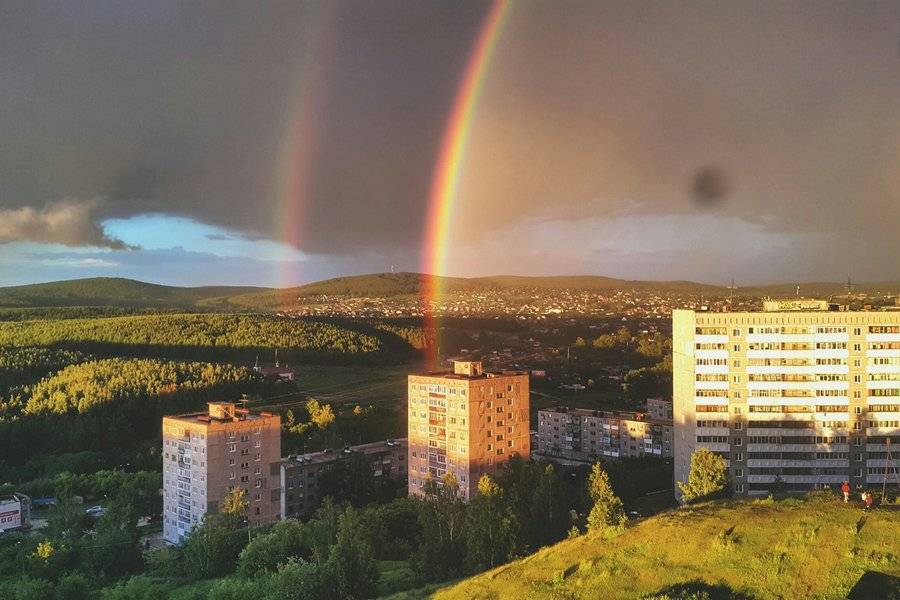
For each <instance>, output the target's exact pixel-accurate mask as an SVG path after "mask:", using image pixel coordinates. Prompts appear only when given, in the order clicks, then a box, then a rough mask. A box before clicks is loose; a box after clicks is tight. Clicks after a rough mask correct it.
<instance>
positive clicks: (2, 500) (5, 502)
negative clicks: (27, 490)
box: [0, 494, 31, 533]
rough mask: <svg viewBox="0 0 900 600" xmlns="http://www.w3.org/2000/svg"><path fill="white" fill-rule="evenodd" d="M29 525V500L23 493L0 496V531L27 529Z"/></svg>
mask: <svg viewBox="0 0 900 600" xmlns="http://www.w3.org/2000/svg"><path fill="white" fill-rule="evenodd" d="M30 525H31V500H30V499H29V498H28V496H26V495H25V494H8V495H5V496H0V533H3V532H4V531H10V530H14V529H28V527H29V526H30Z"/></svg>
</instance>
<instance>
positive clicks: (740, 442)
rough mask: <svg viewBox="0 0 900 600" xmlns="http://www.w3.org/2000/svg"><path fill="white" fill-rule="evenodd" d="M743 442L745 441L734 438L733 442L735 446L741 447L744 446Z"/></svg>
mask: <svg viewBox="0 0 900 600" xmlns="http://www.w3.org/2000/svg"><path fill="white" fill-rule="evenodd" d="M743 442H744V440H742V439H741V438H734V439H733V440H732V443H733V444H734V445H735V446H740V445H742V444H743Z"/></svg>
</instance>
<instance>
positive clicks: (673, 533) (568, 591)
mask: <svg viewBox="0 0 900 600" xmlns="http://www.w3.org/2000/svg"><path fill="white" fill-rule="evenodd" d="M896 508H898V509H900V507H896ZM898 540H900V510H890V508H888V509H879V510H875V511H872V512H871V513H868V514H866V513H863V511H862V510H861V509H860V508H859V506H858V503H857V505H854V504H851V505H844V504H843V502H840V501H838V500H837V499H834V498H829V499H827V500H824V499H810V500H794V499H791V500H784V501H780V502H773V501H771V500H761V501H749V502H733V503H727V504H704V505H698V506H695V507H690V508H682V509H676V510H672V511H669V512H666V513H662V514H660V515H657V516H656V517H653V518H650V519H646V520H643V521H640V522H638V523H636V524H634V525H632V526H630V527H628V528H627V529H626V530H625V531H624V532H623V533H621V534H619V535H618V536H616V537H613V538H612V539H605V538H604V537H603V536H602V535H597V534H586V535H583V536H580V537H578V538H575V539H573V540H568V541H564V542H561V543H559V544H556V545H555V546H551V547H548V548H545V549H543V550H541V551H540V552H538V553H536V554H533V555H531V556H529V557H526V558H524V559H521V560H519V561H516V562H513V563H510V564H508V565H505V566H503V567H499V568H497V569H494V570H492V571H488V572H486V573H483V574H481V575H477V576H475V577H472V578H470V579H466V580H463V581H461V582H459V583H456V584H455V585H451V586H450V587H446V588H443V589H438V590H421V591H419V592H413V593H406V594H399V595H396V596H393V597H392V598H394V599H395V600H399V599H401V598H408V599H412V598H434V599H436V600H456V599H464V598H465V599H472V598H484V599H488V598H497V599H501V598H522V599H527V598H604V599H606V598H610V599H613V598H641V597H648V596H649V597H653V598H663V597H669V598H673V599H674V598H683V597H685V596H681V595H679V594H678V593H677V592H679V591H681V590H690V591H694V592H703V591H705V592H706V593H707V594H708V596H706V597H708V598H710V599H711V600H715V599H716V598H845V597H848V594H850V597H860V598H889V597H894V598H898V597H900V588H895V590H894V593H895V594H896V595H895V596H891V595H890V593H889V590H888V588H889V587H890V585H891V584H890V583H886V582H885V580H886V579H888V580H889V579H890V577H900V542H898ZM861 580H862V581H861ZM897 581H898V580H896V579H895V580H894V584H895V585H896V583H897ZM867 585H871V586H872V587H870V588H866V589H860V588H864V587H865V586H867ZM854 587H856V589H854ZM851 590H853V592H852V593H851ZM664 594H668V596H664ZM859 594H862V595H859ZM690 597H692V598H702V597H703V596H690Z"/></svg>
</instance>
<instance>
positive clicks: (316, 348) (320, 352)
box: [0, 314, 383, 362]
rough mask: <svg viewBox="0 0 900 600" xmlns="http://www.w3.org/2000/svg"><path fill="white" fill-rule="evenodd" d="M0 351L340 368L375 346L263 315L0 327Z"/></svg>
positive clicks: (355, 336) (369, 340)
mask: <svg viewBox="0 0 900 600" xmlns="http://www.w3.org/2000/svg"><path fill="white" fill-rule="evenodd" d="M0 346H16V347H23V346H56V347H69V348H77V349H79V350H82V351H86V352H91V353H94V354H101V355H109V354H115V355H123V354H126V355H131V356H169V357H171V356H179V357H191V358H204V359H211V360H215V359H233V358H236V357H239V358H244V359H249V360H252V359H253V357H254V356H255V355H258V354H261V353H262V354H265V355H268V354H269V353H271V352H272V351H273V350H274V349H278V350H279V356H280V357H281V358H282V360H306V359H318V360H322V359H328V360H334V361H338V362H340V361H341V360H343V361H345V362H346V361H352V360H359V359H360V358H368V357H374V356H376V355H377V354H378V353H379V351H380V350H382V346H383V344H382V341H381V340H380V339H379V338H378V337H377V336H374V335H371V334H369V333H362V332H360V331H357V330H354V329H350V328H347V327H342V326H338V325H335V324H333V323H326V322H321V321H312V320H303V319H291V318H284V317H277V316H269V315H237V314H152V315H134V316H125V317H111V318H100V319H47V320H35V321H23V322H3V323H0Z"/></svg>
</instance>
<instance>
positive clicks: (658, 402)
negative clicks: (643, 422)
mask: <svg viewBox="0 0 900 600" xmlns="http://www.w3.org/2000/svg"><path fill="white" fill-rule="evenodd" d="M647 416H648V417H650V418H651V419H659V420H661V421H671V420H672V401H671V400H663V399H662V398H647Z"/></svg>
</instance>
